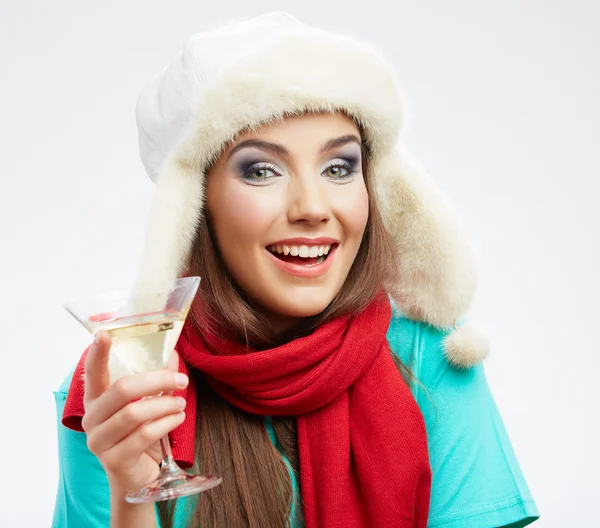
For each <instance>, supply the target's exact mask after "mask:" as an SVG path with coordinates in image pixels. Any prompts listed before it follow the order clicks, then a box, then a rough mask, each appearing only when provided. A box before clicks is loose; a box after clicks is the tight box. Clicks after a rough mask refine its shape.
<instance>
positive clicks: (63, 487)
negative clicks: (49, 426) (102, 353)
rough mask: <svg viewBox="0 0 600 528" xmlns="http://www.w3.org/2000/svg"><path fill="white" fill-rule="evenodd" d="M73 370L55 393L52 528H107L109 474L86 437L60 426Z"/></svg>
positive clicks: (83, 434)
mask: <svg viewBox="0 0 600 528" xmlns="http://www.w3.org/2000/svg"><path fill="white" fill-rule="evenodd" d="M73 373H74V369H73V370H72V371H71V372H70V373H69V374H68V375H67V376H66V377H65V378H64V380H63V381H62V383H61V384H60V386H59V388H58V390H57V391H55V392H54V399H55V404H56V421H57V426H56V427H57V432H58V460H59V482H58V491H57V496H56V503H55V507H54V518H53V524H52V526H53V528H62V527H67V526H89V527H91V528H94V527H100V526H108V524H109V520H110V495H109V488H108V481H107V479H106V474H105V473H104V470H103V468H102V466H101V465H100V462H99V460H98V459H97V458H96V456H94V455H93V454H92V453H91V452H90V451H89V449H88V447H87V438H86V435H85V433H80V432H77V431H72V430H71V429H67V428H66V427H65V426H64V425H63V424H62V422H61V419H62V415H63V411H64V408H65V402H66V399H67V394H68V392H69V387H70V385H71V379H72V378H73Z"/></svg>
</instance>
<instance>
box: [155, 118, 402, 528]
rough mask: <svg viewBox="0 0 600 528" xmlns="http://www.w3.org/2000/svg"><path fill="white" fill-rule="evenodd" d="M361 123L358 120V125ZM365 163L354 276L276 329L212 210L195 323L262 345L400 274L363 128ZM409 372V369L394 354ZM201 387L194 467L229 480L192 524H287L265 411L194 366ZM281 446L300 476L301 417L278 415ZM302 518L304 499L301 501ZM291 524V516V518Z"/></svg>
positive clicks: (285, 476) (352, 308)
mask: <svg viewBox="0 0 600 528" xmlns="http://www.w3.org/2000/svg"><path fill="white" fill-rule="evenodd" d="M359 128H360V127H359ZM361 136H362V137H363V146H362V160H363V161H362V169H363V175H364V178H365V185H366V188H367V192H368V196H369V216H368V221H367V226H366V229H365V233H364V236H363V240H362V243H361V246H360V248H359V251H358V253H357V256H356V259H355V261H354V263H353V265H352V267H351V269H350V272H349V274H348V277H347V279H346V281H345V283H344V285H343V287H342V289H341V291H340V292H339V293H338V295H337V296H336V297H335V299H334V300H333V301H332V302H331V304H330V305H329V306H328V307H327V308H326V309H325V310H324V311H323V312H322V313H321V314H319V315H317V316H315V317H311V318H307V319H306V320H305V321H304V322H303V324H302V326H301V327H300V328H295V329H294V330H293V331H292V332H289V333H287V334H286V335H283V336H281V335H279V336H275V335H274V333H273V331H272V329H271V327H270V325H269V323H268V321H267V319H266V318H264V317H263V316H262V315H261V314H260V313H259V312H258V311H257V310H255V309H254V307H253V305H252V300H251V299H249V298H248V297H247V296H246V295H245V294H244V292H243V291H242V290H241V289H240V288H239V287H238V286H237V285H236V284H235V282H234V280H233V279H232V277H231V275H230V273H229V272H228V270H227V268H226V267H225V264H224V262H223V260H222V258H221V257H220V254H219V251H218V246H217V244H216V243H215V240H214V234H213V230H212V227H211V220H210V216H209V215H208V214H207V215H206V216H205V219H204V221H203V225H202V226H200V228H199V230H198V234H197V240H196V243H195V244H194V248H193V250H192V255H191V258H190V266H189V268H188V274H191V275H199V276H201V277H202V282H201V284H200V293H199V295H198V296H197V299H198V302H197V303H196V304H195V305H194V306H193V307H192V310H191V311H190V317H191V318H192V322H193V324H194V326H195V327H196V329H197V330H198V331H199V332H203V331H204V330H205V329H209V330H210V331H212V332H214V331H217V332H219V333H220V334H221V335H225V336H226V337H228V338H230V339H235V340H237V341H239V342H242V343H247V344H249V345H252V346H253V347H255V348H264V347H269V346H273V345H275V344H280V343H282V342H286V341H289V340H291V339H294V338H296V337H299V336H301V335H306V334H308V333H310V332H311V331H313V330H314V329H315V328H316V327H317V326H318V325H320V324H321V323H323V322H324V321H327V320H330V319H332V318H335V317H338V316H340V315H342V314H347V313H356V312H357V311H360V310H361V309H362V308H364V307H365V306H366V305H367V304H368V303H369V302H370V301H371V300H372V299H373V298H374V297H375V296H376V294H377V293H378V291H379V290H380V288H381V287H382V286H383V287H385V286H387V285H389V284H391V283H392V282H394V281H396V280H397V270H398V266H397V255H396V250H395V246H394V243H393V241H392V239H391V237H390V235H389V233H388V231H387V230H386V229H385V227H384V223H383V220H382V217H381V214H380V211H379V208H378V205H377V202H376V200H375V198H374V193H373V192H371V190H372V181H371V177H372V176H371V173H370V171H369V159H370V149H369V145H368V143H367V142H366V140H365V135H364V134H363V133H362V130H361ZM393 358H394V361H395V363H396V365H397V367H398V369H399V371H400V372H401V373H402V375H403V376H404V377H405V379H407V380H408V379H409V378H411V374H410V372H409V371H408V369H407V368H406V367H405V366H404V365H403V364H402V362H401V361H400V360H399V359H398V358H397V357H396V356H395V355H393ZM191 375H192V376H194V378H195V381H196V387H197V391H198V395H199V396H198V406H197V409H198V410H197V431H196V459H195V460H196V463H195V467H194V470H196V471H199V472H206V473H214V474H218V475H221V476H222V477H223V482H222V483H221V484H220V485H219V486H217V487H216V488H213V489H211V490H210V491H209V492H206V493H201V494H199V495H198V496H197V497H196V498H195V499H196V500H195V501H192V502H191V504H193V509H191V510H190V511H189V512H188V520H189V526H194V527H202V528H221V527H227V528H248V527H252V528H284V527H286V526H289V524H288V522H289V518H290V514H291V511H292V501H293V489H292V484H291V480H290V476H289V473H288V468H287V466H286V463H285V461H284V459H283V457H282V456H281V454H280V451H279V450H278V449H277V447H276V446H275V445H274V444H273V442H272V441H271V439H270V438H269V435H268V433H267V430H266V428H265V423H264V417H262V416H256V415H253V414H250V413H247V412H244V411H242V410H240V409H238V408H236V407H234V406H233V405H231V404H229V403H228V402H227V401H225V400H224V399H223V398H221V397H220V396H218V395H217V394H216V393H215V392H214V391H212V390H211V389H210V388H209V387H208V385H207V384H206V383H203V382H202V379H201V374H200V373H199V372H196V371H193V370H192V371H191ZM272 420H273V429H274V431H275V434H276V437H277V438H276V441H277V443H278V444H279V446H278V447H279V448H280V449H281V450H282V451H283V452H284V453H285V454H286V456H287V458H288V460H289V462H290V464H291V469H292V471H294V472H295V475H296V477H297V479H298V482H299V479H300V477H301V476H300V474H299V460H298V446H297V439H296V419H295V417H293V416H289V417H273V418H272ZM158 508H159V516H160V519H161V526H163V527H167V526H168V527H170V526H171V525H172V522H173V521H172V517H173V511H174V504H168V503H160V504H159V506H158ZM296 515H297V517H298V519H297V521H300V522H301V518H302V505H301V504H298V505H297V508H296ZM292 525H293V523H292Z"/></svg>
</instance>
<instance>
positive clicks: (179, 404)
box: [175, 396, 187, 409]
mask: <svg viewBox="0 0 600 528" xmlns="http://www.w3.org/2000/svg"><path fill="white" fill-rule="evenodd" d="M186 403H187V402H186V401H185V398H182V397H181V396H177V397H176V398H175V405H176V406H177V408H178V409H185V405H186Z"/></svg>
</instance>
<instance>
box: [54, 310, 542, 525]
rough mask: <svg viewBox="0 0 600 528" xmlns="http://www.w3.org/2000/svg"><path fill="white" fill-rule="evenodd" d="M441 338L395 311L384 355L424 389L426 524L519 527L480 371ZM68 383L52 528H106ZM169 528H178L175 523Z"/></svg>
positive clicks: (525, 492) (521, 485)
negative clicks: (456, 361)
mask: <svg viewBox="0 0 600 528" xmlns="http://www.w3.org/2000/svg"><path fill="white" fill-rule="evenodd" d="M444 336H445V332H444V331H440V330H438V329H435V328H433V327H432V326H430V325H427V324H424V323H419V322H415V321H412V320H410V319H407V318H406V317H404V316H403V315H402V314H399V313H395V315H394V317H393V318H392V322H391V324H390V328H389V330H388V335H387V337H388V342H389V344H390V348H391V349H392V352H393V353H394V354H396V355H397V356H399V357H400V359H401V360H402V361H403V362H404V363H405V364H406V365H407V366H408V367H409V368H410V369H411V371H412V372H413V374H414V375H415V376H416V378H417V379H418V380H419V382H420V383H421V384H422V385H423V387H425V388H426V389H427V391H426V392H425V391H424V390H423V388H421V387H419V385H418V384H413V386H412V387H411V389H412V391H413V395H414V396H415V399H416V401H417V404H418V405H419V407H420V409H421V411H422V413H423V416H424V418H425V423H426V427H427V435H428V441H429V457H430V461H431V469H432V475H433V479H432V487H431V506H430V509H429V522H428V524H427V526H428V527H429V528H438V527H440V528H498V527H503V526H510V527H511V528H520V527H522V526H526V525H528V524H530V523H532V522H533V521H535V520H536V519H537V518H538V517H539V514H538V511H537V508H536V506H535V503H534V501H533V498H532V497H531V494H530V492H529V489H528V487H527V484H526V482H525V479H524V477H523V474H522V472H521V469H520V467H519V463H518V462H517V459H516V457H515V454H514V452H513V449H512V446H511V444H510V440H509V438H508V435H507V433H506V430H505V428H504V425H503V423H502V419H501V417H500V414H499V412H498V409H497V407H496V404H495V402H494V399H493V397H492V394H491V393H490V389H489V387H488V384H487V382H486V378H485V373H484V368H483V365H477V366H475V367H473V368H470V369H467V370H459V369H456V368H454V367H453V366H452V365H450V363H448V361H447V360H446V359H445V357H444V354H443V349H442V339H443V338H444ZM71 377H72V373H71V374H70V375H69V376H67V378H66V379H65V381H64V382H63V384H62V385H61V387H60V389H59V390H58V391H57V392H55V393H54V394H55V400H56V411H57V419H58V451H59V453H58V454H59V483H58V492H57V497H56V507H55V510H54V520H53V524H52V526H53V528H80V527H81V528H84V527H85V528H107V527H109V525H110V496H109V488H108V482H107V479H106V475H105V473H104V470H103V469H102V466H101V465H100V462H99V461H98V459H97V458H96V457H95V455H93V454H92V453H91V452H90V451H89V450H88V448H87V442H86V438H85V433H79V432H75V431H72V430H70V429H67V428H66V427H64V426H63V425H62V423H61V421H60V419H61V417H62V413H63V409H64V405H65V399H66V396H67V392H68V390H69V385H70V383H71ZM265 427H266V428H267V431H268V433H269V436H270V438H271V440H272V441H273V443H274V444H275V446H276V447H278V448H279V449H280V451H281V448H280V446H279V444H278V442H277V439H276V437H275V434H274V432H273V429H272V426H271V420H270V418H269V417H267V418H265ZM282 455H283V453H282ZM284 457H285V455H284ZM285 460H286V462H287V463H288V467H289V462H288V461H287V459H285ZM290 477H291V478H292V484H293V486H294V489H295V497H296V499H295V502H296V503H297V501H298V496H299V489H298V485H297V482H296V480H295V479H294V477H293V473H292V472H291V471H290ZM208 493H210V492H208ZM186 500H194V499H193V497H192V498H185V499H183V500H181V499H180V500H179V501H177V504H178V508H177V509H176V515H175V518H176V519H183V512H184V510H185V501H186ZM392 506H393V505H390V507H392ZM157 525H158V521H157ZM175 526H176V527H183V526H184V522H183V520H181V521H180V522H176V524H175ZM294 528H301V527H294Z"/></svg>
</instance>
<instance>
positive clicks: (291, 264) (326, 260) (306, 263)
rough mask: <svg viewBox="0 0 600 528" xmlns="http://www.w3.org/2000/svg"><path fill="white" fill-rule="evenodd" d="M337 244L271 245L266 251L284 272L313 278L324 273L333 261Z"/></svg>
mask: <svg viewBox="0 0 600 528" xmlns="http://www.w3.org/2000/svg"><path fill="white" fill-rule="evenodd" d="M337 247H338V244H337V243H334V244H326V245H313V246H305V245H299V246H284V245H281V246H280V245H271V246H268V247H267V248H266V249H267V250H268V251H269V253H270V254H271V255H272V256H273V258H274V260H275V261H276V262H277V263H278V264H279V266H280V267H281V268H282V269H283V270H284V271H286V272H288V273H291V274H292V275H301V276H305V277H314V276H318V275H322V274H323V273H325V272H326V271H327V270H328V269H329V267H330V264H331V261H332V260H333V255H334V254H335V251H336V249H337Z"/></svg>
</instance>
